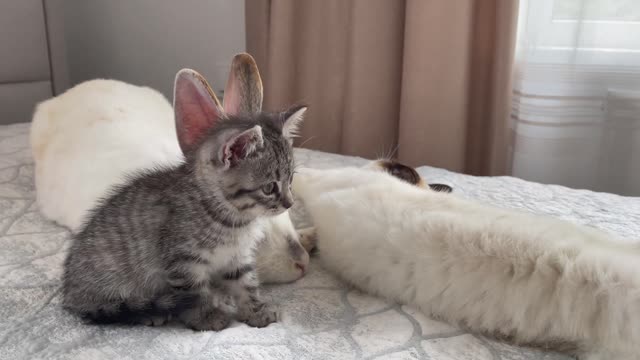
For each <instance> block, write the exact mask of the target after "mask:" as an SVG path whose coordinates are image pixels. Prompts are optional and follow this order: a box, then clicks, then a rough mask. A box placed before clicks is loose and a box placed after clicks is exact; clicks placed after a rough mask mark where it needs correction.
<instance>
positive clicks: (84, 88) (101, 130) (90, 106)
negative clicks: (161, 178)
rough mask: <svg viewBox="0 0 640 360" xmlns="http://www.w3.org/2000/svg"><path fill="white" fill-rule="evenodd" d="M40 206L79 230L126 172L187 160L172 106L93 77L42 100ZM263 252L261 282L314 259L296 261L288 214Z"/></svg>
mask: <svg viewBox="0 0 640 360" xmlns="http://www.w3.org/2000/svg"><path fill="white" fill-rule="evenodd" d="M31 147H32V151H33V156H34V159H35V180H36V192H37V202H38V205H39V208H40V210H41V211H42V213H43V214H44V215H45V216H46V217H47V218H49V219H51V220H54V221H55V222H57V223H59V224H61V225H63V226H66V227H68V228H69V229H71V231H72V232H77V231H78V230H79V229H80V227H81V226H82V223H83V221H84V217H85V216H86V215H87V213H88V210H90V209H91V208H93V206H94V204H95V203H96V201H97V200H98V199H99V198H101V197H102V196H104V195H105V194H106V193H107V191H108V189H109V188H110V187H112V186H113V185H116V184H120V183H121V182H123V180H124V177H125V175H126V174H128V173H132V172H135V171H138V170H141V169H148V168H151V167H154V166H156V165H177V164H179V163H180V162H181V161H183V155H182V151H181V150H180V147H179V145H178V140H177V136H176V130H175V123H174V114H173V108H172V106H171V104H170V103H169V102H168V101H167V100H166V99H165V98H164V96H163V95H162V94H160V93H159V92H157V91H156V90H153V89H151V88H147V87H140V86H135V85H131V84H127V83H124V82H121V81H117V80H103V79H98V80H91V81H87V82H84V83H81V84H79V85H77V86H75V87H73V88H72V89H69V90H68V91H66V92H65V93H64V94H61V95H59V96H57V97H55V98H52V99H49V100H46V101H44V102H42V103H40V104H39V105H38V106H37V108H36V112H35V114H34V116H33V122H32V125H31ZM267 224H268V229H269V232H268V233H267V241H264V242H262V243H261V245H260V247H259V249H258V265H259V268H260V270H261V272H260V278H261V281H263V282H288V281H293V280H296V279H298V278H300V277H301V276H302V271H301V269H299V268H298V267H297V266H295V262H296V261H298V262H299V263H300V264H302V265H303V266H304V267H306V266H307V265H308V262H309V257H308V255H307V254H306V252H305V253H304V255H302V256H301V257H300V258H299V259H298V258H296V259H294V258H292V256H290V252H291V247H290V246H288V241H289V239H293V241H294V242H297V243H298V245H299V240H298V235H297V233H296V231H295V229H294V227H293V224H292V223H291V220H290V218H289V214H288V213H287V212H285V213H283V214H281V215H279V216H277V217H274V218H271V219H269V220H267Z"/></svg>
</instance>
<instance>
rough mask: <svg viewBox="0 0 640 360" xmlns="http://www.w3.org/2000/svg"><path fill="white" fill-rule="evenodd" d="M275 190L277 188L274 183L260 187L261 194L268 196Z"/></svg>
mask: <svg viewBox="0 0 640 360" xmlns="http://www.w3.org/2000/svg"><path fill="white" fill-rule="evenodd" d="M276 188H277V185H276V183H275V182H270V183H268V184H266V185H263V186H262V192H263V193H265V194H267V195H270V194H273V192H274V191H276Z"/></svg>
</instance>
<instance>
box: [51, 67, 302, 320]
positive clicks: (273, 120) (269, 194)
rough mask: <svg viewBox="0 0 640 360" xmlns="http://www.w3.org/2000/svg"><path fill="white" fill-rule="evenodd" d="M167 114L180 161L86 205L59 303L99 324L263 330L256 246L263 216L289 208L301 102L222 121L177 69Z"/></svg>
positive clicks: (206, 91)
mask: <svg viewBox="0 0 640 360" xmlns="http://www.w3.org/2000/svg"><path fill="white" fill-rule="evenodd" d="M245 80H246V79H245ZM240 83H241V84H242V83H243V81H240ZM241 84H240V85H241ZM225 100H226V99H225ZM230 100H233V99H230ZM236 100H238V99H236ZM240 100H242V99H240ZM174 109H175V117H176V128H177V133H178V138H179V143H180V146H181V148H182V150H183V152H184V154H185V157H186V161H185V163H184V164H182V165H180V166H177V167H174V168H162V169H158V170H155V171H150V172H145V173H141V174H138V175H137V176H135V177H134V178H132V179H131V180H130V181H129V182H128V183H127V184H126V185H123V186H121V187H118V188H116V189H115V190H114V191H113V193H112V195H111V196H110V197H108V198H106V199H105V200H103V201H102V203H101V204H100V205H98V206H97V208H96V209H94V210H93V213H92V216H91V217H90V219H89V220H88V221H87V223H86V225H85V227H84V229H83V230H82V231H81V232H80V233H79V234H77V236H76V237H75V238H74V241H73V244H72V246H71V248H70V251H69V255H68V257H67V259H66V262H65V271H64V277H63V296H64V300H63V306H64V307H65V308H67V309H68V310H70V311H72V312H74V313H77V314H80V315H82V316H83V317H86V318H88V319H90V320H92V321H94V322H97V323H123V322H124V323H143V324H146V325H162V324H164V323H165V322H166V321H167V320H169V319H170V318H172V317H173V318H177V319H179V320H180V321H181V322H183V323H184V324H185V325H186V326H187V327H189V328H192V329H194V330H216V331H217V330H221V329H224V328H225V327H227V326H228V325H229V323H230V322H231V320H232V319H234V318H235V319H237V320H239V321H242V322H245V323H247V324H248V325H250V326H255V327H263V326H267V325H269V324H270V323H272V322H274V321H276V318H277V315H276V311H275V310H274V309H273V308H272V307H271V306H269V305H267V304H265V303H264V302H263V301H262V300H261V299H260V296H259V288H258V285H259V283H258V279H257V276H256V272H255V257H254V246H255V245H256V243H257V242H258V241H260V240H261V239H262V237H263V236H264V235H263V231H262V227H261V221H260V217H262V216H265V215H266V216H269V215H277V214H280V213H282V212H284V211H285V210H286V209H288V208H290V207H291V206H292V204H293V197H292V194H291V190H290V186H291V180H292V176H293V166H294V164H293V154H292V145H291V143H292V136H293V134H294V133H295V130H296V127H297V125H298V124H299V122H300V121H301V120H302V116H303V114H304V112H305V111H306V107H304V106H297V107H293V108H291V109H289V110H287V111H284V112H281V113H258V114H251V115H250V114H249V113H248V112H240V113H239V114H238V115H235V116H230V115H229V116H227V115H225V114H223V113H222V112H221V111H220V109H221V106H220V104H219V102H218V100H217V99H216V97H215V95H214V93H213V91H212V90H211V88H210V87H209V85H208V84H207V82H206V80H205V79H204V78H203V77H202V76H201V75H200V74H198V73H196V72H195V71H192V70H187V69H185V70H182V71H180V72H179V73H178V74H177V76H176V83H175V88H174Z"/></svg>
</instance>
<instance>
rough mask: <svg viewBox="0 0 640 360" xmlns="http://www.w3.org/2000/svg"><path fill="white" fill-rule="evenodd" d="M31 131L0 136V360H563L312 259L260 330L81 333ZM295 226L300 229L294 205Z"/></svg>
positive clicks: (611, 210) (584, 195)
mask: <svg viewBox="0 0 640 360" xmlns="http://www.w3.org/2000/svg"><path fill="white" fill-rule="evenodd" d="M28 132H29V125H28V124H14V125H7V126H0V359H11V360H16V359H183V358H184V359H193V360H196V359H438V360H449V359H456V360H457V359H468V360H471V359H474V360H484V359H487V360H489V359H490V360H497V359H504V360H507V359H513V360H516V359H517V360H524V359H546V360H551V359H567V357H565V356H562V355H559V354H553V353H547V352H543V351H540V350H536V349H527V348H520V347H515V346H511V345H508V344H504V343H500V342H497V341H493V340H491V339H489V338H485V337H482V336H478V335H473V334H468V333H466V332H464V331H461V330H459V329H456V328H454V327H452V326H449V325H447V324H444V323H441V322H438V321H434V320H430V319H429V318H427V317H425V316H424V315H423V314H421V313H420V312H418V311H416V310H415V309H412V308H410V307H407V306H400V305H395V304H391V303H388V302H386V301H384V300H381V299H377V298H374V297H371V296H368V295H365V294H362V293H360V292H358V291H357V290H353V289H350V288H349V287H347V286H346V285H345V284H343V283H342V282H341V281H339V280H338V279H336V278H335V277H333V276H332V275H330V274H329V273H327V272H326V271H325V270H323V269H322V268H321V267H320V266H319V265H318V264H317V263H316V262H314V261H313V260H312V265H311V268H310V271H309V273H308V274H307V276H306V277H304V278H303V279H302V280H300V281H297V282H295V283H292V284H286V285H277V286H269V287H267V288H266V289H265V291H264V295H265V297H266V298H267V299H270V300H271V301H272V302H274V303H275V304H277V305H278V306H279V308H280V310H281V313H282V320H281V321H280V322H279V323H277V324H273V325H270V326H269V327H267V328H264V329H255V328H249V327H247V326H246V325H244V324H237V323H236V324H234V325H233V326H232V327H231V328H228V329H226V330H224V331H221V332H218V333H215V332H193V331H191V330H187V329H185V328H182V327H180V326H178V325H175V326H173V325H170V326H167V327H157V328H153V327H143V326H137V327H126V326H94V325H86V324H83V323H82V322H81V321H80V320H78V319H77V318H75V317H73V316H71V315H69V314H67V313H66V312H64V311H63V310H62V309H61V307H60V276H61V273H62V263H63V261H64V257H65V249H66V247H67V246H68V244H69V241H70V236H69V233H68V232H67V231H66V230H65V229H64V228H62V227H59V226H56V225H55V224H53V223H51V222H49V221H47V220H46V219H44V218H43V217H42V216H41V215H40V214H39V213H38V209H37V207H36V204H35V191H34V183H33V161H32V158H31V154H30V150H29V143H28ZM296 157H297V161H298V163H300V164H302V165H304V166H309V167H317V168H331V167H339V166H347V165H360V164H362V163H364V162H366V160H365V159H362V158H356V157H346V156H340V155H333V154H327V153H321V152H316V151H310V150H304V149H297V150H296ZM419 172H420V173H421V174H422V175H423V176H424V177H426V178H427V179H428V180H429V181H430V182H440V183H446V184H449V185H451V186H452V187H453V188H454V191H455V192H457V193H459V194H461V195H463V196H466V197H469V198H474V199H478V200H480V201H483V202H486V203H490V204H495V205H499V206H503V207H508V208H520V209H524V210H526V211H530V212H535V213H541V214H547V215H552V216H557V217H559V218H563V219H567V220H570V221H574V222H577V223H582V224H588V225H591V226H595V227H598V228H602V229H604V230H607V231H610V232H612V233H615V234H618V235H620V236H621V237H623V238H628V239H630V238H633V237H634V236H635V237H637V236H638V234H640V198H629V197H621V196H617V195H611V194H604V193H594V192H591V191H585V190H573V189H568V188H565V187H561V186H552V185H541V184H536V183H532V182H527V181H523V180H519V179H516V178H512V177H491V178H480V177H472V176H467V175H461V174H456V173H453V172H449V171H446V170H442V169H436V168H431V167H421V168H419ZM293 218H294V221H295V222H296V223H297V224H298V225H300V226H302V225H307V219H306V217H305V214H304V209H302V208H301V205H300V203H298V204H297V206H296V207H295V208H294V211H293Z"/></svg>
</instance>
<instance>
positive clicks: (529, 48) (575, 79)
mask: <svg viewBox="0 0 640 360" xmlns="http://www.w3.org/2000/svg"><path fill="white" fill-rule="evenodd" d="M513 99H514V100H513V110H512V116H511V118H512V134H513V138H512V141H511V143H512V148H511V161H512V169H511V170H512V174H513V175H514V176H517V177H521V178H524V179H528V180H533V181H539V182H543V183H552V184H561V185H566V186H570V187H576V188H587V189H592V190H597V191H607V192H614V193H618V194H623V195H632V196H640V0H529V1H526V0H521V7H520V17H519V29H518V44H517V54H516V67H515V76H514V97H513Z"/></svg>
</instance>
